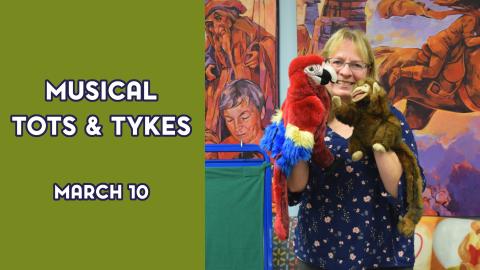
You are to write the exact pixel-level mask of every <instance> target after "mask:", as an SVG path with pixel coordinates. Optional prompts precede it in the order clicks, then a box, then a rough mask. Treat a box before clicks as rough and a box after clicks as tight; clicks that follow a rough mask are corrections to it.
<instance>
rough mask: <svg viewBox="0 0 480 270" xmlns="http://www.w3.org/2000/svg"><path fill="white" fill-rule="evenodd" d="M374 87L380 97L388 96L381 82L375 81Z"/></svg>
mask: <svg viewBox="0 0 480 270" xmlns="http://www.w3.org/2000/svg"><path fill="white" fill-rule="evenodd" d="M373 89H374V91H375V92H376V93H377V96H378V97H380V98H383V97H385V96H386V93H385V91H384V90H383V88H382V87H381V86H380V84H378V83H377V82H374V83H373Z"/></svg>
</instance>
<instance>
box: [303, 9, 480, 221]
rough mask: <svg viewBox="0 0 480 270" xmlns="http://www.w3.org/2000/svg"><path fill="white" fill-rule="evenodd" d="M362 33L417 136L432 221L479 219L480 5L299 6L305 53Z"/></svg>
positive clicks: (381, 76)
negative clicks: (339, 33) (345, 34)
mask: <svg viewBox="0 0 480 270" xmlns="http://www.w3.org/2000/svg"><path fill="white" fill-rule="evenodd" d="M342 27H351V28H356V29H363V30H365V31H366V32H367V35H368V37H369V40H370V42H371V44H372V45H373V47H374V50H375V56H376V58H377V63H378V64H379V79H380V82H381V83H382V86H383V87H384V88H385V90H386V91H387V92H388V94H389V97H390V99H391V100H392V102H393V103H394V105H395V106H396V107H398V108H399V109H400V110H401V111H403V112H404V114H405V116H406V118H407V121H408V123H409V124H410V126H411V127H412V128H413V129H415V135H416V140H417V143H418V147H419V155H420V162H421V164H422V166H423V168H424V170H425V174H426V177H427V185H428V187H427V189H426V191H425V193H424V201H425V208H426V211H425V214H426V215H432V216H437V215H438V216H459V217H460V216H462V217H472V216H480V196H477V194H479V193H480V37H479V34H478V33H480V1H477V0H432V1H430V0H417V1H413V0H368V1H367V0H338V1H334V0H324V1H320V0H313V1H305V0H298V1H297V44H298V47H297V48H298V53H299V54H305V53H319V52H320V51H321V49H322V47H323V45H324V44H325V41H326V40H327V39H328V38H329V37H330V36H331V34H332V33H334V32H335V31H336V30H338V29H340V28H342Z"/></svg>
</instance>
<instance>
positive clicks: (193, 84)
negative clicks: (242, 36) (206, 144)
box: [0, 1, 205, 269]
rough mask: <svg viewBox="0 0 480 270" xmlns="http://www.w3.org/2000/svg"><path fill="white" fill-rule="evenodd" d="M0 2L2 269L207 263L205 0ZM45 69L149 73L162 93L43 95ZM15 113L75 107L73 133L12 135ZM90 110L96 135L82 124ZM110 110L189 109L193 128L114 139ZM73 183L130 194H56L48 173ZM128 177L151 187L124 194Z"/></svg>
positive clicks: (51, 73) (111, 75) (54, 76)
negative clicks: (144, 196)
mask: <svg viewBox="0 0 480 270" xmlns="http://www.w3.org/2000/svg"><path fill="white" fill-rule="evenodd" d="M0 12H1V16H0V22H1V28H2V31H1V32H0V40H1V42H0V48H1V50H0V56H1V57H0V59H1V60H0V66H1V73H0V77H1V94H2V96H1V98H0V100H1V101H0V102H1V106H0V110H1V115H0V117H1V118H0V119H1V120H0V127H1V133H0V134H1V137H0V143H1V148H0V149H1V150H0V152H1V162H0V169H1V170H0V180H1V182H0V183H1V186H0V190H1V196H0V269H204V252H205V251H204V245H205V243H204V160H203V151H204V149H203V131H204V123H203V122H204V109H203V106H204V97H203V88H204V85H203V84H204V81H203V80H204V77H203V72H202V70H203V61H204V55H203V47H204V45H203V42H204V36H203V35H204V34H203V2H202V1H188V2H185V1H148V2H147V1H129V2H121V1H81V2H73V1H31V2H25V1H17V2H13V1H12V2H10V3H8V4H5V3H4V4H3V5H2V8H1V11H0ZM46 79H48V80H50V81H52V82H54V83H59V82H61V81H62V80H63V79H74V80H78V79H96V80H100V79H106V80H113V79H122V80H124V81H127V80H130V79H138V80H146V79H149V80H150V81H151V92H154V93H157V94H158V96H159V101H157V102H112V101H108V102H88V101H81V102H59V101H58V100H56V101H54V102H45V101H44V95H45V89H44V84H45V80H46ZM13 114H26V115H32V114H41V115H46V114H72V115H75V116H76V117H77V119H78V120H77V128H78V133H77V135H76V136H75V137H73V138H66V137H63V136H62V135H60V136H58V137H50V136H49V135H46V136H43V137H38V138H34V137H30V136H28V135H27V136H24V137H21V138H17V137H15V135H14V131H15V130H14V124H13V123H11V122H10V115H13ZM90 114H96V115H98V116H99V118H100V122H101V124H103V134H104V136H103V137H101V138H91V137H88V136H87V135H85V132H84V130H83V127H84V124H85V123H86V117H87V116H88V115H90ZM111 114H132V115H138V114H146V115H163V114H171V115H181V114H187V115H189V116H190V117H191V118H192V122H191V124H192V131H193V132H192V134H191V135H190V136H189V137H186V138H181V137H143V136H139V137H131V136H130V135H129V133H126V134H125V133H124V136H123V137H121V138H117V137H115V136H114V135H113V124H112V123H110V122H109V116H110V115H111ZM125 131H128V129H125V127H124V132H125ZM69 182H91V183H100V182H118V183H123V184H124V186H125V192H124V197H126V198H127V199H124V200H123V201H106V202H102V201H88V202H86V201H59V202H56V201H53V199H52V193H53V187H52V186H53V183H59V184H60V185H64V184H66V183H69ZM127 183H147V184H148V185H149V186H150V198H149V199H148V200H147V201H143V202H141V201H130V200H128V193H127V192H126V185H127Z"/></svg>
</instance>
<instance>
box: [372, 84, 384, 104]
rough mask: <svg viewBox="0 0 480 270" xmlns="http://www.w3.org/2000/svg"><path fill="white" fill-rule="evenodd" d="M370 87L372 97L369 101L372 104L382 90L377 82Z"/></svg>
mask: <svg viewBox="0 0 480 270" xmlns="http://www.w3.org/2000/svg"><path fill="white" fill-rule="evenodd" d="M371 87H372V95H371V97H370V100H371V101H373V102H376V101H377V100H378V98H379V97H380V96H381V93H382V88H381V87H380V85H379V84H378V83H377V82H373V84H372V85H371Z"/></svg>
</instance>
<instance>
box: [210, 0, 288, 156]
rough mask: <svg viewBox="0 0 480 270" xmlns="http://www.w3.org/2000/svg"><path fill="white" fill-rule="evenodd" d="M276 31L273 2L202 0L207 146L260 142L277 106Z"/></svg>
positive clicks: (258, 0)
mask: <svg viewBox="0 0 480 270" xmlns="http://www.w3.org/2000/svg"><path fill="white" fill-rule="evenodd" d="M276 33H277V2H276V0H241V1H238V0H231V1H225V0H210V1H205V128H206V132H205V142H206V143H229V144H234V143H235V144H236V143H244V144H247V143H253V144H258V143H259V142H260V138H261V137H262V136H263V129H264V127H265V126H266V125H267V124H268V123H269V121H270V118H271V115H272V114H273V112H274V110H275V108H276V107H278V96H279V94H278V78H277V77H278V75H277V74H278V72H277V38H276ZM220 155H221V156H220V157H219V158H235V157H236V155H238V153H221V154H220ZM207 158H214V157H207Z"/></svg>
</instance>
